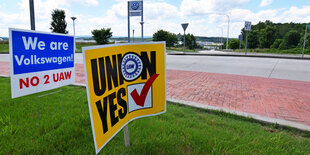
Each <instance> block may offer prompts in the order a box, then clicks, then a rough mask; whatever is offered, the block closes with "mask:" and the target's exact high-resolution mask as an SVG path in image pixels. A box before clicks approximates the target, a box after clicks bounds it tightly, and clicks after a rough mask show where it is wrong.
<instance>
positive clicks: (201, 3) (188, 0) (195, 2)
mask: <svg viewBox="0 0 310 155" xmlns="http://www.w3.org/2000/svg"><path fill="white" fill-rule="evenodd" d="M249 1H250V0H234V1H227V0H183V1H182V3H181V6H180V10H181V13H182V15H184V16H197V15H205V14H210V13H224V12H226V13H227V12H228V11H227V10H231V9H234V8H238V7H241V6H242V5H244V4H246V3H248V2H249Z"/></svg>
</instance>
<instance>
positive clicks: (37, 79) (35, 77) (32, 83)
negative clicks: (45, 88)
mask: <svg viewBox="0 0 310 155" xmlns="http://www.w3.org/2000/svg"><path fill="white" fill-rule="evenodd" d="M34 80H36V82H35V83H34V82H33V81H34ZM39 81H40V80H39V78H38V77H37V76H34V77H32V78H31V80H30V84H31V85H32V86H37V85H38V84H39Z"/></svg>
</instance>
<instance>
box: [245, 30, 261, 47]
mask: <svg viewBox="0 0 310 155" xmlns="http://www.w3.org/2000/svg"><path fill="white" fill-rule="evenodd" d="M248 33H249V34H248V48H257V47H258V45H259V41H258V38H259V31H258V30H252V31H250V32H248ZM244 36H245V35H244ZM244 38H245V37H244ZM243 40H244V41H245V39H243Z"/></svg>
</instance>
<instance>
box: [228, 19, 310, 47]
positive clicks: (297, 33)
mask: <svg viewBox="0 0 310 155" xmlns="http://www.w3.org/2000/svg"><path fill="white" fill-rule="evenodd" d="M305 27H306V24H304V23H292V22H291V23H273V22H271V21H269V20H266V21H265V22H259V23H258V24H256V25H252V30H251V31H249V32H248V48H252V49H254V48H273V49H279V50H285V49H292V48H302V46H303V42H304V33H305ZM241 31H242V32H241V33H242V36H243V42H245V39H246V38H245V37H246V32H245V30H244V28H243V29H242V30H241ZM234 42H236V40H235V41H234ZM238 42H239V41H238ZM230 44H232V43H230ZM237 44H238V43H237ZM238 45H239V44H238ZM306 45H307V46H306V47H307V48H308V49H310V46H309V45H310V34H309V33H308V34H307V39H306ZM235 46H236V45H234V48H236V47H235ZM237 48H238V47H237Z"/></svg>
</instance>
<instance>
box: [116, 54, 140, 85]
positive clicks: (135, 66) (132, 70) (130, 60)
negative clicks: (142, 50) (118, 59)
mask: <svg viewBox="0 0 310 155" xmlns="http://www.w3.org/2000/svg"><path fill="white" fill-rule="evenodd" d="M142 68H143V63H142V60H141V58H140V57H139V56H138V55H137V54H135V53H127V54H125V55H124V57H123V60H122V64H121V70H122V74H123V77H124V79H125V80H126V81H133V80H135V79H137V78H138V77H139V76H140V74H141V72H142Z"/></svg>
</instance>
